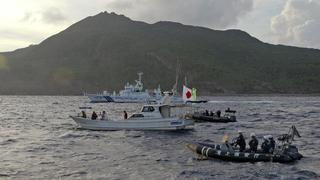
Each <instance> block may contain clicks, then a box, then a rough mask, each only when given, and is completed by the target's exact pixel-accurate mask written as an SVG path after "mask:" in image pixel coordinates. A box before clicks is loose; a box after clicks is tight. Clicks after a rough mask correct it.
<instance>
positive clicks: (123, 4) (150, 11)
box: [106, 0, 253, 29]
mask: <svg viewBox="0 0 320 180" xmlns="http://www.w3.org/2000/svg"><path fill="white" fill-rule="evenodd" d="M106 8H107V9H108V10H111V11H115V12H117V13H123V14H125V15H128V16H129V17H132V18H133V19H138V20H143V21H147V22H156V21H161V20H168V21H177V22H181V23H184V24H191V25H200V26H206V27H211V28H216V29H225V28H227V27H228V26H230V25H234V24H236V23H237V22H238V20H239V18H241V17H242V16H244V15H246V14H247V13H248V12H250V11H251V10H252V8H253V0H228V1H221V0H201V1H199V0H175V1H172V0H153V1H149V0H111V1H109V2H108V3H107V5H106Z"/></svg>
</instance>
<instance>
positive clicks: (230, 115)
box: [192, 109, 237, 123]
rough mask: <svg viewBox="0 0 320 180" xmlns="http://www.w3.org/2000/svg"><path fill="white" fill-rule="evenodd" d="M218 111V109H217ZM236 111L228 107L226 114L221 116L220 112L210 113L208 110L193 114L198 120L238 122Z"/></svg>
mask: <svg viewBox="0 0 320 180" xmlns="http://www.w3.org/2000/svg"><path fill="white" fill-rule="evenodd" d="M217 112H218V111H217ZM235 113H236V111H234V110H230V109H227V110H226V111H225V114H224V115H223V116H221V114H220V113H214V114H213V113H210V114H209V113H208V111H206V112H195V113H193V114H192V118H193V119H195V120H196V121H200V122H201V121H206V122H215V123H228V122H236V121H237V118H236V115H235Z"/></svg>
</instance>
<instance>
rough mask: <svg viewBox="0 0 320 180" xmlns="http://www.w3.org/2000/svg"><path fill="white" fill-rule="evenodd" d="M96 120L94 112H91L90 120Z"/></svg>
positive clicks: (96, 116)
mask: <svg viewBox="0 0 320 180" xmlns="http://www.w3.org/2000/svg"><path fill="white" fill-rule="evenodd" d="M97 118H98V115H97V113H96V112H95V111H93V112H92V115H91V119H92V120H96V119H97Z"/></svg>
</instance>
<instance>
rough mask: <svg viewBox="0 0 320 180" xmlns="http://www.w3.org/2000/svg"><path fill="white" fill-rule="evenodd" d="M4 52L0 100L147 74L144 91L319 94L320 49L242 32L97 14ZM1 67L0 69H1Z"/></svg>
mask: <svg viewBox="0 0 320 180" xmlns="http://www.w3.org/2000/svg"><path fill="white" fill-rule="evenodd" d="M0 54H1V59H2V60H1V63H0V81H1V86H0V94H48V95H72V94H81V93H82V92H83V91H86V92H97V91H100V90H104V89H107V90H110V91H112V90H119V89H122V87H123V85H124V83H125V82H127V81H133V80H134V79H136V78H137V75H136V73H137V72H140V71H142V72H144V76H143V81H144V82H145V87H146V88H149V89H151V88H156V87H157V86H158V84H160V85H161V88H162V89H166V90H168V89H171V88H172V85H173V84H174V82H175V74H176V64H177V59H178V60H179V63H180V64H181V74H180V85H181V84H182V81H183V78H184V76H187V79H188V84H189V85H191V86H192V87H196V88H197V89H198V92H199V93H200V94H202V95H208V94H213V93H228V94H229V93H246V94H248V93H249V94H250V93H267V94H268V93H303V94H310V93H319V92H320V50H316V49H307V48H298V47H289V46H283V45H272V44H267V43H263V42H261V41H259V40H258V39H256V38H254V37H252V36H250V35H249V34H247V33H246V32H243V31H240V30H226V31H217V30H212V29H208V28H204V27H195V26H187V25H183V24H180V23H175V22H157V23H155V24H147V23H144V22H139V21H132V20H131V19H129V18H127V17H125V16H122V15H117V14H114V13H111V14H109V13H107V12H104V13H100V14H98V15H96V16H92V17H87V18H85V19H83V20H81V21H79V22H77V23H75V24H73V25H71V26H70V27H69V28H67V29H66V30H64V31H62V32H60V33H58V34H56V35H53V36H51V37H49V38H48V39H46V40H44V41H43V42H41V43H40V44H39V45H32V46H29V47H26V48H22V49H18V50H15V51H13V52H4V53H0ZM1 64H2V65H1Z"/></svg>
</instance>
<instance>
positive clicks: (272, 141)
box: [269, 136, 276, 153]
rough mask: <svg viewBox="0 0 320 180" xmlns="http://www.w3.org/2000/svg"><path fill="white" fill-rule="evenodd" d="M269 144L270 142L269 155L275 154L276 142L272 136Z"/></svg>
mask: <svg viewBox="0 0 320 180" xmlns="http://www.w3.org/2000/svg"><path fill="white" fill-rule="evenodd" d="M269 142H270V149H269V153H273V151H274V148H275V147H276V142H275V141H274V139H273V137H272V136H270V137H269Z"/></svg>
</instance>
